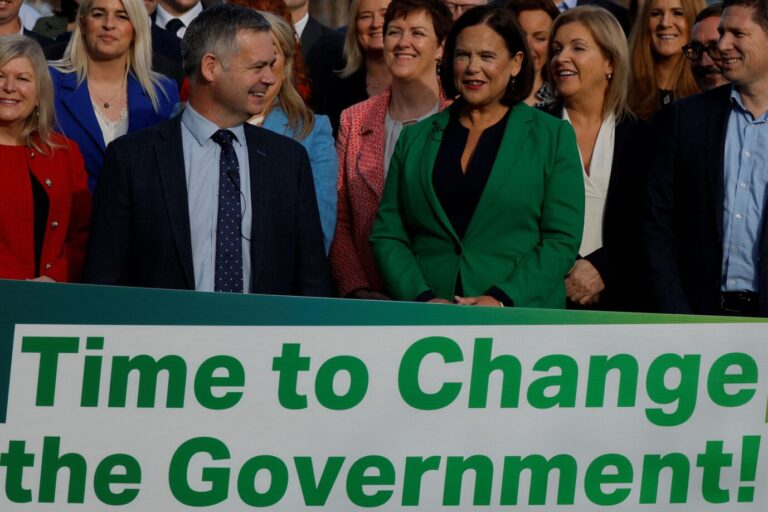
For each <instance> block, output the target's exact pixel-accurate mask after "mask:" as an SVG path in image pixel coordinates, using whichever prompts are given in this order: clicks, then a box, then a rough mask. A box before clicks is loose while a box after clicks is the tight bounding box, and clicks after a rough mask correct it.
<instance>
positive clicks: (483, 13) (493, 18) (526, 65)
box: [440, 5, 534, 107]
mask: <svg viewBox="0 0 768 512" xmlns="http://www.w3.org/2000/svg"><path fill="white" fill-rule="evenodd" d="M477 25H485V26H487V27H488V28H490V29H491V30H493V31H494V32H496V33H497V34H499V36H501V38H502V39H503V40H504V42H505V43H506V45H507V50H508V51H509V53H510V55H515V54H516V53H517V52H523V63H522V65H521V66H520V73H518V74H517V76H516V77H515V79H514V80H510V81H509V84H508V85H507V91H506V92H505V93H504V97H503V98H501V103H502V104H503V105H506V106H510V107H511V106H512V105H514V104H516V103H519V102H520V101H523V100H524V99H525V98H527V97H528V96H529V95H530V94H531V89H532V88H533V77H534V70H533V64H532V63H531V59H530V57H529V55H530V53H529V51H528V45H527V44H526V43H525V36H524V35H523V31H522V30H521V29H520V25H518V24H517V19H516V18H515V15H514V14H512V12H511V11H509V10H508V9H506V8H505V7H496V6H490V5H483V6H479V7H475V8H473V9H470V10H469V11H467V12H465V13H464V14H462V15H461V17H460V18H459V19H458V20H456V23H455V24H454V25H453V28H452V29H451V32H450V33H449V34H448V39H446V41H445V52H444V55H443V63H442V65H441V67H440V80H441V85H442V87H443V91H444V92H445V96H446V97H447V98H455V97H456V96H457V95H458V91H457V90H456V84H455V83H454V81H453V80H454V78H453V54H454V52H455V51H456V39H457V38H458V37H459V34H460V33H461V31H462V30H464V29H465V28H469V27H474V26H477Z"/></svg>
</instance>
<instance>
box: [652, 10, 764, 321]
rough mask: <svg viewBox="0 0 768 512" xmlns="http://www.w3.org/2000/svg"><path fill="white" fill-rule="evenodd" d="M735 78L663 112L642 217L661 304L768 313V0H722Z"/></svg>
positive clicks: (729, 73) (726, 68)
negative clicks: (657, 145) (767, 221)
mask: <svg viewBox="0 0 768 512" xmlns="http://www.w3.org/2000/svg"><path fill="white" fill-rule="evenodd" d="M719 32H720V34H721V35H720V39H719V41H718V48H719V50H720V53H721V55H722V61H721V63H722V64H721V65H722V67H723V72H724V74H725V77H726V78H727V79H728V80H730V81H731V82H732V83H733V86H731V85H724V86H722V87H719V88H717V89H713V90H711V91H707V92H705V93H703V94H701V95H697V96H692V97H689V98H686V99H684V100H681V101H678V102H677V103H676V104H675V105H674V106H673V107H672V109H671V110H670V111H668V112H667V113H665V114H664V119H663V120H661V122H660V123H659V126H660V127H661V128H662V129H663V132H662V133H661V136H660V140H659V143H658V144H659V149H658V152H657V153H658V154H657V158H656V162H655V165H654V166H653V168H652V170H651V173H650V177H649V183H648V192H647V203H648V216H647V219H646V223H645V229H644V231H645V238H646V248H647V258H648V261H649V263H650V268H649V270H650V277H651V285H652V287H653V292H654V296H655V300H656V307H657V309H658V310H659V311H662V312H669V313H696V314H724V315H740V316H768V228H767V227H766V221H765V211H766V208H765V206H766V204H765V198H766V187H767V186H768V173H766V169H767V167H766V163H767V162H768V124H766V121H767V120H768V51H767V50H768V3H766V2H765V1H764V0H726V1H725V2H724V11H723V16H722V18H721V21H720V26H719Z"/></svg>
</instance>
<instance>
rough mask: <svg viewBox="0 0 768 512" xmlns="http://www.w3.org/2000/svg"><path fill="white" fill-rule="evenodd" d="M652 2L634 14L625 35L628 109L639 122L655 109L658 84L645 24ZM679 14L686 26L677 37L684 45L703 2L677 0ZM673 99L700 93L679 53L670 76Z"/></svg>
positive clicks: (648, 29)
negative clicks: (628, 60) (629, 83)
mask: <svg viewBox="0 0 768 512" xmlns="http://www.w3.org/2000/svg"><path fill="white" fill-rule="evenodd" d="M655 4H656V0H647V1H646V2H645V3H644V4H643V7H642V9H641V10H640V13H639V14H638V17H637V19H636V20H635V24H634V25H633V27H632V32H631V33H630V35H629V48H630V58H631V63H632V87H631V88H630V90H629V106H630V108H631V109H632V111H633V112H634V113H635V114H637V115H638V116H640V117H642V118H643V119H648V118H650V117H651V116H653V114H655V113H656V111H657V110H658V109H659V98H658V94H659V90H658V89H659V84H658V82H657V80H656V59H655V57H654V53H653V49H652V45H651V31H650V28H649V22H650V19H651V9H653V8H654V7H655ZM680 5H681V6H682V8H683V15H684V16H685V21H686V23H687V25H688V33H687V34H681V37H683V38H684V39H685V41H686V42H687V41H688V39H689V38H690V34H691V28H693V25H694V20H695V19H696V14H698V12H699V11H700V10H701V9H703V8H704V1H703V0H680ZM672 80H673V84H674V86H673V89H672V93H673V95H674V97H675V99H679V98H684V97H686V96H690V95H691V94H696V93H697V92H700V90H699V87H698V86H697V85H696V81H695V80H694V79H693V73H691V67H690V66H689V65H688V62H687V61H686V59H685V56H684V55H683V52H682V50H681V51H680V55H678V56H677V62H676V63H675V68H674V70H673V73H672Z"/></svg>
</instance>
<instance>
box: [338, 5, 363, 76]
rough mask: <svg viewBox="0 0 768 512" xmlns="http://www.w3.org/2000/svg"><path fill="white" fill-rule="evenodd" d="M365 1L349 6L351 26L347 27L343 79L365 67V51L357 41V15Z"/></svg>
mask: <svg viewBox="0 0 768 512" xmlns="http://www.w3.org/2000/svg"><path fill="white" fill-rule="evenodd" d="M362 3H363V0H352V3H351V4H350V5H349V16H347V20H349V26H348V27H347V35H346V37H345V38H344V62H345V64H344V68H343V69H342V70H341V71H339V72H338V73H339V76H340V77H341V78H347V77H348V76H350V75H352V74H354V73H355V71H357V70H358V69H360V66H362V65H363V49H362V48H360V43H359V42H358V40H357V14H358V13H359V12H360V5H361V4H362Z"/></svg>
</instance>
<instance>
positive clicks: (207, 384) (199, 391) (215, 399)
mask: <svg viewBox="0 0 768 512" xmlns="http://www.w3.org/2000/svg"><path fill="white" fill-rule="evenodd" d="M217 370H224V371H226V375H219V376H216V375H215V374H216V372H217ZM244 385H245V370H244V369H243V365H242V364H241V363H240V361H238V360H237V359H235V358H234V357H231V356H214V357H211V358H209V359H206V360H205V361H204V362H203V364H201V365H200V368H198V370H197V374H196V375H195V398H196V399H197V401H198V402H199V403H200V405H202V406H203V407H205V408H206V409H211V410H214V411H220V410H223V409H229V408H231V407H234V406H235V405H237V403H238V402H239V401H240V399H241V398H242V397H243V393H242V392H241V391H227V392H225V393H222V394H221V395H220V396H217V395H215V394H214V393H213V388H215V387H230V388H234V387H237V388H242V387H243V386H244Z"/></svg>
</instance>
